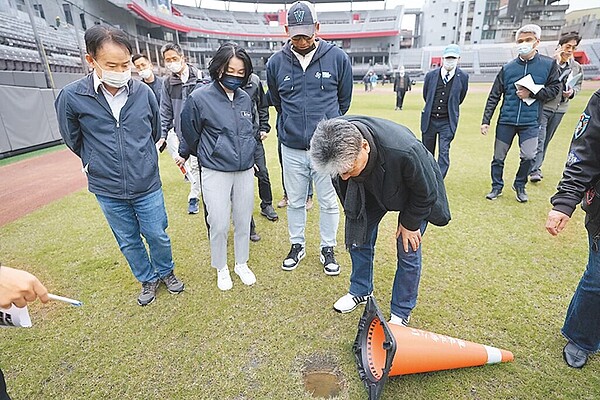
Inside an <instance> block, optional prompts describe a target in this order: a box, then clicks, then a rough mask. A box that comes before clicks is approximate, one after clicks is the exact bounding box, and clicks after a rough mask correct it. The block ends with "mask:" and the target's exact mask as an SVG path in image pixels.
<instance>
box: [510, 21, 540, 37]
mask: <svg viewBox="0 0 600 400" xmlns="http://www.w3.org/2000/svg"><path fill="white" fill-rule="evenodd" d="M521 33H533V34H534V35H535V37H536V39H538V40H540V39H541V38H542V28H540V27H539V25H536V24H527V25H523V26H522V27H520V28H519V30H518V31H517V33H515V40H517V39H518V38H519V35H520V34H521Z"/></svg>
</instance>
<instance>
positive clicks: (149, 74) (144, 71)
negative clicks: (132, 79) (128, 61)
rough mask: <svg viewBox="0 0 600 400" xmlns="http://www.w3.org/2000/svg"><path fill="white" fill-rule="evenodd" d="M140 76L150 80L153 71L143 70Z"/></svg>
mask: <svg viewBox="0 0 600 400" xmlns="http://www.w3.org/2000/svg"><path fill="white" fill-rule="evenodd" d="M138 74H139V75H140V77H141V78H142V79H148V78H150V77H151V76H152V70H151V69H150V68H147V69H143V70H141V71H140V72H138Z"/></svg>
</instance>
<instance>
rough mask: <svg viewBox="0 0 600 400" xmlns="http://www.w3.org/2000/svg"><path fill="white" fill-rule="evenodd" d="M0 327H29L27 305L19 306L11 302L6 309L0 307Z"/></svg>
mask: <svg viewBox="0 0 600 400" xmlns="http://www.w3.org/2000/svg"><path fill="white" fill-rule="evenodd" d="M0 327H14V328H30V327H31V318H30V317H29V311H28V310H27V306H25V307H23V308H19V307H16V306H15V305H14V304H13V305H12V306H11V307H10V308H8V309H7V308H0Z"/></svg>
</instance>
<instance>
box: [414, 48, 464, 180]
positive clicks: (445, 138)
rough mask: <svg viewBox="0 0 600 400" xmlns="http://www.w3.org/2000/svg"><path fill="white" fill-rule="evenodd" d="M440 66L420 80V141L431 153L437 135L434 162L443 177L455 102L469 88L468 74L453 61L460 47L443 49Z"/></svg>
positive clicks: (454, 122)
mask: <svg viewBox="0 0 600 400" xmlns="http://www.w3.org/2000/svg"><path fill="white" fill-rule="evenodd" d="M443 59H444V62H443V66H442V67H440V68H436V69H434V70H433V71H429V72H428V73H427V75H425V82H424V84H423V100H425V108H424V109H423V112H422V113H421V132H422V134H423V136H422V139H423V140H422V141H423V144H424V145H425V147H427V150H429V152H430V153H431V154H434V155H435V144H436V139H437V137H438V136H439V143H440V147H439V150H438V151H439V154H438V164H439V166H440V170H441V171H442V176H443V177H444V178H445V177H446V174H447V173H448V168H449V167H450V143H451V142H452V140H453V139H454V134H455V133H456V126H457V125H458V115H459V109H458V108H459V107H458V106H459V105H460V104H461V103H462V102H463V100H464V99H465V96H466V95H467V90H468V89H469V75H467V74H466V73H465V72H463V71H462V70H461V69H460V68H458V67H457V66H456V65H457V64H458V60H459V59H460V48H459V47H458V46H457V45H455V44H451V45H449V46H447V47H446V48H445V49H444V53H443Z"/></svg>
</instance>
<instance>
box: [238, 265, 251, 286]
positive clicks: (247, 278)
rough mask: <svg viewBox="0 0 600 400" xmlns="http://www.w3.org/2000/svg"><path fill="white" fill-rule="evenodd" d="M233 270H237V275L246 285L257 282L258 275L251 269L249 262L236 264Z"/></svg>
mask: <svg viewBox="0 0 600 400" xmlns="http://www.w3.org/2000/svg"><path fill="white" fill-rule="evenodd" d="M233 270H234V271H235V273H236V274H237V276H239V277H240V279H241V280H242V282H243V283H244V285H248V286H251V285H254V284H255V283H256V276H255V275H254V273H253V272H252V271H250V268H248V264H245V263H244V264H236V265H235V267H234V268H233Z"/></svg>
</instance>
